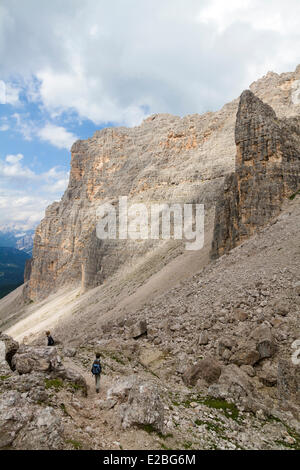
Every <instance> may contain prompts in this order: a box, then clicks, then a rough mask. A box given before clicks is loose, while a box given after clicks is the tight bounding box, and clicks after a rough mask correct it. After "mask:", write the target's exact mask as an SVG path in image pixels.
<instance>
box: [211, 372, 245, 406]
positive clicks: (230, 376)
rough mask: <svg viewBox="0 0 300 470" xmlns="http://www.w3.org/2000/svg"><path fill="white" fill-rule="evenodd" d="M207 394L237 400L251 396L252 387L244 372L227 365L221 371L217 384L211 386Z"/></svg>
mask: <svg viewBox="0 0 300 470" xmlns="http://www.w3.org/2000/svg"><path fill="white" fill-rule="evenodd" d="M208 393H209V395H211V396H214V397H218V398H226V399H228V398H231V399H233V400H239V399H240V398H242V397H247V396H252V394H253V385H252V383H251V380H250V379H249V376H248V375H247V374H246V372H244V371H243V370H242V369H241V368H240V367H238V366H237V365H235V364H229V365H228V366H226V367H224V368H223V369H222V373H221V375H220V378H219V381H218V383H217V384H213V385H211V386H210V387H209V389H208Z"/></svg>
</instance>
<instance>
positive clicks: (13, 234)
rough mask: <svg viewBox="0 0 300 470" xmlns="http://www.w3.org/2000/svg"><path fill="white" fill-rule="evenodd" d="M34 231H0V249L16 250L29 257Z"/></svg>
mask: <svg viewBox="0 0 300 470" xmlns="http://www.w3.org/2000/svg"><path fill="white" fill-rule="evenodd" d="M33 237H34V230H26V231H23V232H20V230H9V229H4V230H1V229H0V247H7V248H16V249H17V250H20V251H24V252H25V253H28V254H29V255H31V254H32V248H33Z"/></svg>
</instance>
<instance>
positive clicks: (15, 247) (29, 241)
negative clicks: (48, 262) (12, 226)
mask: <svg viewBox="0 0 300 470" xmlns="http://www.w3.org/2000/svg"><path fill="white" fill-rule="evenodd" d="M33 236H34V230H28V231H24V232H20V231H17V230H5V229H4V230H2V231H1V230H0V298H2V297H4V296H5V295H7V294H9V293H10V292H11V291H13V290H14V289H16V288H17V287H18V286H20V285H21V284H23V281H24V268H25V263H26V260H27V259H29V258H31V256H32V248H33Z"/></svg>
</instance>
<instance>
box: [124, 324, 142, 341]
mask: <svg viewBox="0 0 300 470" xmlns="http://www.w3.org/2000/svg"><path fill="white" fill-rule="evenodd" d="M146 333H147V321H146V320H139V321H138V322H136V323H134V324H133V325H131V326H129V328H128V330H127V333H126V336H127V338H134V339H137V338H139V337H140V336H143V335H144V334H146Z"/></svg>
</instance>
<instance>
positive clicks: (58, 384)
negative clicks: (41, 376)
mask: <svg viewBox="0 0 300 470" xmlns="http://www.w3.org/2000/svg"><path fill="white" fill-rule="evenodd" d="M63 387H64V383H63V381H62V380H60V379H45V388H46V389H49V388H54V389H55V390H56V391H58V390H60V389H62V388H63Z"/></svg>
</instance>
